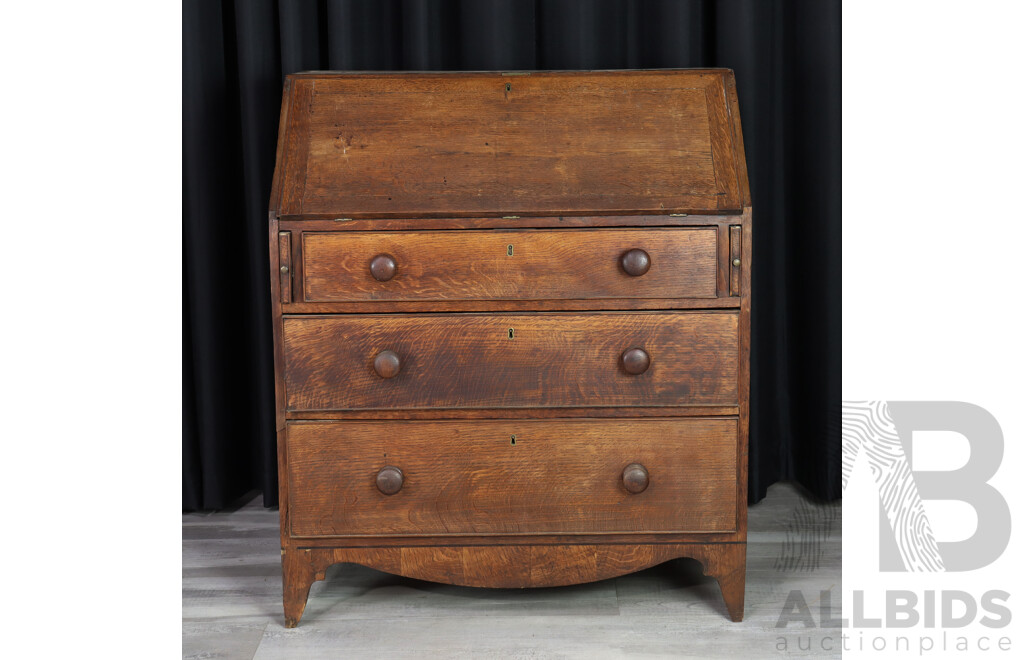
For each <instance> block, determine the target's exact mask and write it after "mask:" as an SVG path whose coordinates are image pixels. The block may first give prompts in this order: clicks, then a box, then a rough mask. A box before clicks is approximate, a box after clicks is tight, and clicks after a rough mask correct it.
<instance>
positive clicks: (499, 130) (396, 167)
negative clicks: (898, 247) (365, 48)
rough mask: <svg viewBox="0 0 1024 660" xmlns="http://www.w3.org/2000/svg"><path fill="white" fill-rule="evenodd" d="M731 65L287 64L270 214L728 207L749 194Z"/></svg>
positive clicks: (710, 209)
mask: <svg viewBox="0 0 1024 660" xmlns="http://www.w3.org/2000/svg"><path fill="white" fill-rule="evenodd" d="M732 75H733V74H732V72H731V71H728V70H724V69H704V70H694V69H691V70H660V71H595V72H530V73H528V74H526V75H506V74H502V73H497V72H491V73H487V72H483V73H461V74H444V73H435V74H415V75H410V74H372V75H368V74H358V73H352V74H328V73H324V74H315V75H302V76H290V77H289V79H290V87H289V88H288V91H289V92H290V94H291V97H292V102H291V106H290V109H289V112H288V116H287V118H288V121H287V128H286V130H287V132H288V135H289V137H288V139H287V142H286V144H287V148H288V150H289V153H288V158H287V159H286V160H285V163H284V166H283V167H279V168H278V170H279V176H282V177H283V181H281V182H279V184H278V185H277V187H276V190H279V191H280V200H279V204H280V207H279V208H278V209H277V211H278V213H279V215H288V216H293V215H320V216H328V215H332V214H333V215H342V216H347V217H354V216H360V217H367V216H377V217H400V216H402V215H417V216H425V215H431V214H434V215H440V214H443V215H449V216H451V215H454V216H458V215H495V214H496V215H502V214H531V215H538V214H550V213H551V212H553V211H554V212H558V213H564V214H566V215H580V214H587V213H652V212H653V213H669V212H705V213H717V212H720V211H733V212H738V211H740V210H741V209H742V208H743V205H744V200H745V198H746V197H747V193H746V191H745V185H744V184H745V180H741V173H740V169H739V165H738V163H737V156H738V155H740V156H741V154H738V153H737V151H738V148H739V145H738V144H737V142H738V138H737V132H738V131H737V129H736V127H735V125H734V124H735V122H736V121H737V119H738V118H735V117H734V114H735V113H734V109H733V106H732V104H731V102H730V99H729V98H728V92H727V87H728V85H729V84H731V80H732ZM743 173H744V174H745V171H744V172H743Z"/></svg>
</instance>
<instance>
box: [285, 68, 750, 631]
mask: <svg viewBox="0 0 1024 660" xmlns="http://www.w3.org/2000/svg"><path fill="white" fill-rule="evenodd" d="M750 232H751V205H750V195H749V190H748V185H747V173H746V165H745V161H744V154H743V138H742V134H741V131H740V117H739V110H738V105H737V97H736V88H735V82H734V77H733V74H732V72H731V71H729V70H725V69H706V70H652V71H599V72H598V71H595V72H510V73H498V72H492V73H407V74H405V73H403V74H399V73H396V74H364V73H333V72H309V73H300V74H295V75H290V76H288V77H287V81H286V83H285V93H284V102H283V104H282V110H281V124H280V132H279V137H278V148H277V163H276V172H275V175H274V182H273V192H272V195H271V201H270V263H271V271H272V278H271V279H272V282H271V290H272V296H273V300H274V319H273V322H274V350H275V364H276V397H277V403H276V405H277V433H278V465H279V471H280V484H281V486H280V488H281V490H280V501H281V555H282V562H283V572H284V611H285V623H286V625H287V626H289V627H291V626H295V625H297V623H298V621H299V619H300V618H301V616H302V612H303V609H304V607H305V604H306V599H307V597H308V594H309V589H310V585H311V584H312V583H313V582H314V581H315V580H319V579H323V577H324V572H325V570H326V569H327V567H328V566H329V565H331V564H334V563H339V562H353V563H358V564H363V565H366V566H370V567H373V568H376V569H380V570H382V571H387V572H390V573H395V574H399V575H404V576H409V577H413V578H419V579H423V580H432V581H437V582H445V583H450V584H458V585H470V586H479V587H540V586H553V585H566V584H575V583H580V582H587V581H592V580H599V579H603V578H608V577H613V576H616V575H621V574H624V573H628V572H631V571H636V570H639V569H642V568H645V567H648V566H652V565H654V564H658V563H661V562H664V561H667V560H669V559H673V558H676V557H692V558H695V559H697V560H698V561H700V562H701V563H702V564H703V566H704V570H705V572H706V573H707V574H708V575H711V576H714V577H715V578H716V579H717V580H718V582H719V584H720V585H721V588H722V593H723V595H724V598H725V603H726V606H727V609H728V612H729V615H730V616H731V617H732V618H733V619H734V620H737V621H738V620H740V619H741V618H742V616H743V596H744V579H745V566H746V510H747V509H746V497H747V426H748V424H747V420H748V414H749V398H748V393H749V384H748V383H749V347H750V342H749V328H750V258H751V233H750Z"/></svg>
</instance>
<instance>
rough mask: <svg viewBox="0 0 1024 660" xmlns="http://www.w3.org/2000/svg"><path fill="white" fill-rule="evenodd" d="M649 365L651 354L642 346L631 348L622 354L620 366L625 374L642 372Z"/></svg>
mask: <svg viewBox="0 0 1024 660" xmlns="http://www.w3.org/2000/svg"><path fill="white" fill-rule="evenodd" d="M650 366H651V356H650V355H648V354H647V351H645V350H644V349H642V348H631V349H629V350H628V351H626V352H625V353H623V354H622V368H623V369H625V370H626V373H627V374H633V375H634V376H636V375H638V374H642V373H643V372H645V371H647V368H648V367H650Z"/></svg>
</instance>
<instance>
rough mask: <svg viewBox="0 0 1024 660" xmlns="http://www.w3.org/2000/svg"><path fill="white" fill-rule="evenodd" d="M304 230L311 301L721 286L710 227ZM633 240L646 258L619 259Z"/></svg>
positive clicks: (636, 294) (633, 292)
mask: <svg viewBox="0 0 1024 660" xmlns="http://www.w3.org/2000/svg"><path fill="white" fill-rule="evenodd" d="M302 240H303V250H302V254H303V271H304V279H303V290H304V291H303V292H304V298H305V300H306V301H307V302H354V301H360V302H365V301H454V300H567V299H593V298H613V299H614V298H645V299H646V298H714V297H715V296H716V293H717V290H716V264H717V257H716V254H717V251H716V245H717V232H716V230H715V229H714V228H700V229H591V230H575V231H571V230H547V231H545V230H536V231H529V232H517V231H439V232H438V231H435V232H315V233H314V232H307V233H304V234H303V239H302ZM633 250H642V251H643V252H644V253H645V254H646V255H647V261H646V262H644V260H643V255H641V254H639V252H633V253H632V254H633V256H634V258H638V261H630V262H628V263H626V264H623V261H622V260H623V257H624V255H626V254H627V253H629V252H630V251H633ZM375 259H376V260H377V261H376V262H375V261H374V260H375ZM371 264H373V265H374V268H372V269H371ZM627 268H629V269H630V270H632V271H633V272H634V274H630V273H629V272H628V271H627ZM641 271H642V272H641Z"/></svg>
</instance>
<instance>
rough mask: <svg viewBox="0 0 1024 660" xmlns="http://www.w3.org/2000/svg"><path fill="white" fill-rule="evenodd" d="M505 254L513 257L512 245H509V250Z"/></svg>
mask: <svg viewBox="0 0 1024 660" xmlns="http://www.w3.org/2000/svg"><path fill="white" fill-rule="evenodd" d="M505 254H507V255H508V256H510V257H511V256H512V244H511V243H509V244H508V250H506V251H505Z"/></svg>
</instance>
